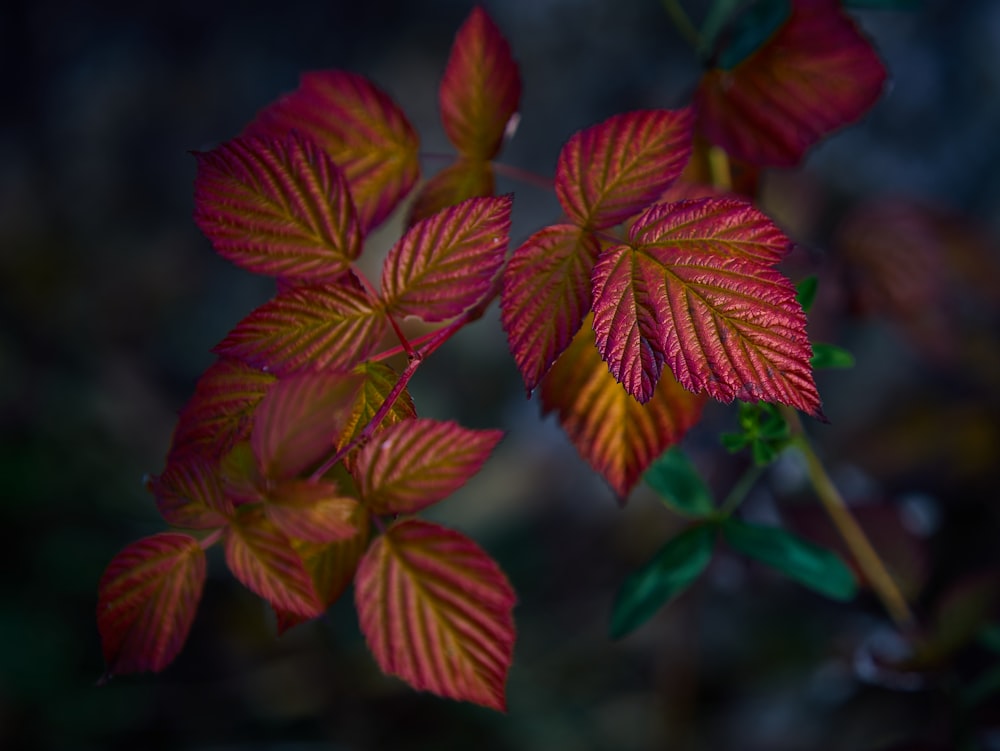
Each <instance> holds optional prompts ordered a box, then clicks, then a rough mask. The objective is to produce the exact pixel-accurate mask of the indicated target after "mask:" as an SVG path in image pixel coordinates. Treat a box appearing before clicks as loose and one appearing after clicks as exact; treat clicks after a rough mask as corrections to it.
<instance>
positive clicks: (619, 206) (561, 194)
mask: <svg viewBox="0 0 1000 751" xmlns="http://www.w3.org/2000/svg"><path fill="white" fill-rule="evenodd" d="M693 122H694V118H693V116H692V112H691V110H690V109H689V108H685V109H681V110H641V111H636V112H626V113H623V114H620V115H615V116H614V117H611V118H609V119H608V120H605V121H604V122H603V123H600V124H599V125H594V126H592V127H590V128H587V129H585V130H582V131H580V132H579V133H577V134H575V135H574V136H573V137H572V138H570V139H569V141H567V143H566V145H565V146H563V149H562V151H561V152H560V154H559V161H558V162H557V163H556V196H557V197H558V198H559V203H561V204H562V207H563V210H564V211H565V212H566V216H568V217H569V219H570V221H572V222H574V223H576V224H579V225H580V226H583V227H587V228H588V229H603V228H607V227H613V226H614V225H616V224H619V223H620V222H622V221H624V220H625V219H627V218H628V217H630V216H632V215H634V214H637V213H639V211H641V210H642V209H643V208H645V207H646V206H648V205H649V204H650V203H651V202H653V201H654V200H656V198H657V197H658V196H659V195H660V194H661V193H663V191H664V190H666V189H667V187H668V186H669V185H670V184H671V183H673V182H674V180H676V179H677V178H678V177H679V176H680V174H681V172H682V171H683V170H684V165H685V164H686V163H687V160H688V159H689V158H690V156H691V128H692V125H693Z"/></svg>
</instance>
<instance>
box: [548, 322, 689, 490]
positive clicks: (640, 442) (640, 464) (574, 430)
mask: <svg viewBox="0 0 1000 751" xmlns="http://www.w3.org/2000/svg"><path fill="white" fill-rule="evenodd" d="M704 402H705V400H704V398H703V397H701V396H697V395H695V394H692V393H691V392H690V391H687V390H685V389H684V388H682V387H681V386H680V384H678V383H677V381H676V380H674V379H673V378H672V377H671V375H670V373H664V374H663V377H662V378H661V379H660V381H659V383H658V384H657V386H656V389H655V390H654V391H653V395H652V398H650V400H649V401H647V402H646V403H645V404H640V403H639V402H637V401H636V400H635V399H633V398H632V396H630V395H629V394H628V393H627V392H626V391H625V389H624V388H622V386H621V384H619V383H618V382H617V381H615V379H614V377H613V376H612V375H611V374H610V373H609V372H608V368H607V365H606V364H605V363H604V361H603V360H602V359H601V355H600V353H598V351H597V349H596V347H595V346H594V331H593V329H592V328H591V326H590V321H589V318H588V320H587V321H585V322H584V325H583V327H582V328H581V329H580V332H579V333H578V334H577V335H576V337H575V338H574V339H573V342H572V344H570V346H569V348H568V349H567V350H566V351H565V352H563V354H562V356H560V358H559V359H558V360H557V361H556V364H555V365H553V366H552V370H550V371H549V373H548V375H547V376H545V378H544V379H543V380H542V405H543V408H544V410H545V411H546V412H556V414H557V416H558V418H559V422H560V424H561V425H562V427H563V429H564V430H565V431H566V434H567V435H568V436H569V439H570V441H572V442H573V445H574V446H575V447H576V450H577V451H579V452H580V456H582V457H583V458H584V459H586V460H587V463H588V464H590V466H591V467H593V468H594V469H595V470H596V471H597V472H598V473H600V474H601V475H602V476H603V477H604V479H605V480H606V481H607V482H608V484H609V485H610V486H611V489H612V490H614V491H615V493H616V494H617V495H618V498H619V500H621V501H622V502H624V500H625V498H626V497H627V496H628V494H629V492H630V491H631V490H632V488H633V487H634V486H635V484H636V483H637V482H638V481H639V479H640V477H641V476H642V473H643V472H645V471H646V468H647V467H648V466H649V465H650V464H651V463H652V462H653V461H654V460H655V459H656V458H657V457H658V456H659V455H660V454H662V453H663V452H664V451H666V450H667V448H669V447H670V446H672V445H673V444H675V443H677V442H678V441H680V439H681V438H682V437H683V436H684V434H685V433H686V432H687V431H688V429H689V428H691V426H693V425H694V424H695V423H696V422H697V421H698V418H699V417H700V416H701V409H702V405H703V404H704Z"/></svg>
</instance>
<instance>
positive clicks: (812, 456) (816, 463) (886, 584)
mask: <svg viewBox="0 0 1000 751" xmlns="http://www.w3.org/2000/svg"><path fill="white" fill-rule="evenodd" d="M781 413H782V414H783V415H784V416H785V419H786V420H787V421H788V425H789V428H791V431H792V440H793V445H794V446H795V447H796V448H798V449H799V451H801V452H802V455H803V456H804V457H805V460H806V468H807V470H808V472H809V480H810V482H812V486H813V489H814V490H815V491H816V495H817V496H818V497H819V500H820V503H821V504H822V505H823V508H824V509H825V510H826V513H827V515H828V516H829V517H830V520H831V521H832V522H833V524H834V526H835V527H836V528H837V531H838V532H839V533H840V536H841V537H842V538H843V540H844V542H845V543H846V544H847V548H848V550H850V551H851V555H852V556H853V557H854V560H855V561H856V562H857V564H858V567H859V568H860V569H861V572H862V573H863V574H864V576H865V579H867V581H868V583H869V584H870V585H871V588H872V590H874V592H875V594H876V595H877V596H878V598H879V599H880V600H881V601H882V604H883V605H884V606H885V609H886V611H887V612H888V613H889V615H890V616H891V617H892V620H893V621H895V623H896V625H897V626H898V627H899V628H900V629H901V630H903V631H908V630H910V629H912V628H913V626H914V624H915V621H914V618H913V613H912V612H911V610H910V606H909V605H908V604H907V603H906V598H905V597H903V593H902V592H901V591H900V590H899V587H898V586H897V585H896V582H895V581H894V580H893V578H892V575H891V574H890V573H889V571H888V569H886V567H885V564H884V563H883V562H882V559H881V558H880V557H879V554H878V553H877V552H876V551H875V548H874V547H873V546H872V544H871V541H870V540H869V539H868V536H867V535H866V534H865V532H864V530H863V529H861V525H859V524H858V522H857V520H856V519H855V518H854V515H853V514H851V511H850V509H848V507H847V504H846V503H844V499H843V497H842V496H841V495H840V491H839V490H837V487H836V486H835V485H834V484H833V480H831V479H830V475H829V474H827V471H826V468H825V467H824V466H823V462H822V461H820V458H819V456H817V454H816V452H815V450H813V447H812V444H811V443H810V442H809V439H808V438H807V437H806V433H805V429H804V428H803V426H802V420H800V419H799V415H798V413H797V412H796V411H795V410H794V409H792V408H791V407H781Z"/></svg>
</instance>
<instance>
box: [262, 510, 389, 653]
mask: <svg viewBox="0 0 1000 751" xmlns="http://www.w3.org/2000/svg"><path fill="white" fill-rule="evenodd" d="M351 522H352V524H353V525H354V528H355V533H354V535H352V536H351V537H349V538H347V539H346V540H338V541H336V542H331V543H317V542H306V541H304V540H292V546H293V547H294V548H295V552H296V553H298V554H299V558H301V559H302V564H303V565H304V566H305V567H306V571H308V572H309V575H310V576H311V577H312V582H313V586H314V587H315V589H316V593H317V594H318V595H319V598H320V600H321V601H322V602H323V606H324V610H325V609H326V608H329V607H330V606H331V605H332V604H333V603H335V602H336V601H337V600H338V599H339V598H340V596H341V595H342V594H343V593H344V590H346V589H347V585H348V584H350V583H351V581H353V579H354V573H355V571H357V570H358V563H359V562H360V561H361V556H362V555H364V552H365V549H366V548H367V547H368V537H369V529H368V513H367V512H366V511H365V510H364V509H363V508H362V507H361V506H360V505H358V506H356V508H355V514H354V517H353V518H352V520H351ZM274 612H275V615H276V616H277V618H278V633H279V634H283V633H284V632H285V631H287V630H288V629H290V628H292V627H293V626H296V625H298V624H299V623H303V622H304V621H308V620H310V617H308V616H304V615H299V614H297V613H293V612H291V611H288V610H283V609H282V608H274Z"/></svg>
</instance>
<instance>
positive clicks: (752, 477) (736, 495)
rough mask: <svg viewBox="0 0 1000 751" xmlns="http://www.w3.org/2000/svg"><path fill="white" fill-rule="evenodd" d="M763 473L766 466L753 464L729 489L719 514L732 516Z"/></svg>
mask: <svg viewBox="0 0 1000 751" xmlns="http://www.w3.org/2000/svg"><path fill="white" fill-rule="evenodd" d="M763 473H764V467H761V466H758V465H756V464H753V465H751V466H750V467H749V468H748V469H747V471H746V472H744V473H743V474H742V476H740V479H739V480H737V481H736V484H735V485H733V487H732V489H731V490H730V491H729V495H727V496H726V500H724V501H723V502H722V506H720V507H719V515H720V516H723V517H725V516H730V515H731V514H732V513H733V512H734V511H735V510H736V509H737V508H738V507H739V505H740V504H741V503H743V499H744V498H746V497H747V493H749V492H750V490H751V488H753V486H754V485H756V484H757V480H759V479H760V476H761V475H762V474H763Z"/></svg>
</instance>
